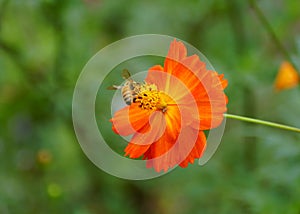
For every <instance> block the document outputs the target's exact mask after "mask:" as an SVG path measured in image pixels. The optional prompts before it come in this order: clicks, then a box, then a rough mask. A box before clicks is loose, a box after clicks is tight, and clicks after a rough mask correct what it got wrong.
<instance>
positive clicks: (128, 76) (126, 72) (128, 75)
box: [122, 69, 131, 80]
mask: <svg viewBox="0 0 300 214" xmlns="http://www.w3.org/2000/svg"><path fill="white" fill-rule="evenodd" d="M130 76H131V74H130V73H129V71H128V70H127V69H123V70H122V77H123V78H124V79H126V80H127V79H130Z"/></svg>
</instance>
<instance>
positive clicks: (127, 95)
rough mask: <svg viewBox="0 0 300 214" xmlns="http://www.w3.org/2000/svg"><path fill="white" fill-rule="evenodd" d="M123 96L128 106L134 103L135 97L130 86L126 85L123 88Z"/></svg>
mask: <svg viewBox="0 0 300 214" xmlns="http://www.w3.org/2000/svg"><path fill="white" fill-rule="evenodd" d="M122 96H123V100H124V101H125V103H126V104H127V105H130V104H131V103H132V99H133V95H132V90H131V89H130V88H129V86H127V85H125V86H124V87H123V88H122Z"/></svg>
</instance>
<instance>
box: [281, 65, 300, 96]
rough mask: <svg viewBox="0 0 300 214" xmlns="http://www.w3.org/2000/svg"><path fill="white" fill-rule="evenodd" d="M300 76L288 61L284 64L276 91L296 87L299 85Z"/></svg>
mask: <svg viewBox="0 0 300 214" xmlns="http://www.w3.org/2000/svg"><path fill="white" fill-rule="evenodd" d="M299 79H300V78H299V74H298V73H297V71H296V69H295V68H294V67H293V65H292V64H291V63H289V62H287V61H284V62H282V64H281V66H280V68H279V71H278V74H277V77H276V80H275V89H276V90H278V91H280V90H284V89H289V88H293V87H296V86H297V85H298V84H299Z"/></svg>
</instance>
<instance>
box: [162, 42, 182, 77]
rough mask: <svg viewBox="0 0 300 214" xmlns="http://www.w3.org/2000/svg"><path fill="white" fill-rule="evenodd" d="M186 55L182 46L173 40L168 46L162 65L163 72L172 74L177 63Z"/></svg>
mask: <svg viewBox="0 0 300 214" xmlns="http://www.w3.org/2000/svg"><path fill="white" fill-rule="evenodd" d="M186 55H187V50H186V47H185V46H184V44H183V43H182V42H179V41H176V39H174V40H173V42H171V44H170V49H169V52H168V55H167V57H166V60H165V63H164V70H165V72H167V73H172V72H173V69H174V68H175V67H176V66H177V64H178V62H180V61H181V60H182V59H184V58H185V57H186Z"/></svg>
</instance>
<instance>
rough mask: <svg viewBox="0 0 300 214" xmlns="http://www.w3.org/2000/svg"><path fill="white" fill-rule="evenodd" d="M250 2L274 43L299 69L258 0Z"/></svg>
mask: <svg viewBox="0 0 300 214" xmlns="http://www.w3.org/2000/svg"><path fill="white" fill-rule="evenodd" d="M248 2H249V4H250V6H251V7H252V9H253V11H254V12H255V14H256V16H257V18H258V19H259V21H260V22H261V23H262V25H263V27H264V28H265V29H266V31H267V32H268V34H269V35H270V37H271V39H272V40H273V42H274V44H275V45H276V46H277V48H278V50H279V51H280V52H281V53H282V55H283V56H284V57H285V58H286V60H288V61H289V62H290V63H291V64H292V65H293V66H294V67H295V68H296V70H298V68H297V65H296V64H295V62H294V61H293V59H292V57H291V55H290V54H289V52H288V51H287V50H286V49H285V47H284V46H283V45H282V43H281V41H280V40H279V38H278V37H277V35H276V33H275V31H274V30H273V28H272V26H271V24H270V23H269V21H268V19H267V18H266V16H265V15H264V13H263V12H262V10H261V9H260V8H259V7H258V5H257V2H256V0H248ZM298 71H299V70H298Z"/></svg>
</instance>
